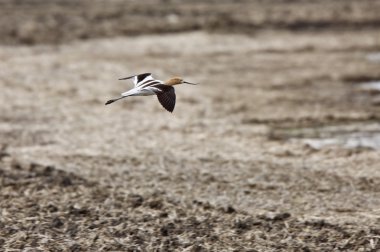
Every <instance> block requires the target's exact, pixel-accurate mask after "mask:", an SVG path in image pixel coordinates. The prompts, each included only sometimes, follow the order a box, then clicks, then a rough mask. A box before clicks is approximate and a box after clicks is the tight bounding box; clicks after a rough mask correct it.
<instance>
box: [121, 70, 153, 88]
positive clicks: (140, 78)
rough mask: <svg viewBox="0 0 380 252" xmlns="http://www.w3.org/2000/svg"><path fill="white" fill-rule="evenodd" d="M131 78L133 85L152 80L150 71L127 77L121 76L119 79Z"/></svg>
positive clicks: (136, 85) (137, 85)
mask: <svg viewBox="0 0 380 252" xmlns="http://www.w3.org/2000/svg"><path fill="white" fill-rule="evenodd" d="M132 78H133V84H135V87H139V86H141V85H142V84H144V83H146V82H149V81H154V79H153V77H152V74H151V73H143V74H137V75H132V76H129V77H125V78H121V79H119V80H128V79H132Z"/></svg>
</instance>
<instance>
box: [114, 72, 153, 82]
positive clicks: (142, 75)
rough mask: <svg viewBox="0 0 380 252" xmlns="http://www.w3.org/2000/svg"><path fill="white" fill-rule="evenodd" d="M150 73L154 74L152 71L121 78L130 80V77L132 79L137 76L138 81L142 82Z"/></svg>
mask: <svg viewBox="0 0 380 252" xmlns="http://www.w3.org/2000/svg"><path fill="white" fill-rule="evenodd" d="M149 75H152V74H151V73H143V74H136V75H132V76H128V77H124V78H121V79H119V80H128V79H131V78H133V77H137V82H140V81H142V80H143V79H145V78H146V77H148V76H149Z"/></svg>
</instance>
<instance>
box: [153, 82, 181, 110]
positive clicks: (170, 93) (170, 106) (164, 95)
mask: <svg viewBox="0 0 380 252" xmlns="http://www.w3.org/2000/svg"><path fill="white" fill-rule="evenodd" d="M154 88H159V89H161V91H160V92H156V94H157V98H158V101H159V102H160V103H161V105H162V107H164V108H165V109H166V110H167V111H169V112H173V110H174V107H175V100H176V96H175V91H174V88H173V87H171V86H167V85H162V84H161V85H155V86H154Z"/></svg>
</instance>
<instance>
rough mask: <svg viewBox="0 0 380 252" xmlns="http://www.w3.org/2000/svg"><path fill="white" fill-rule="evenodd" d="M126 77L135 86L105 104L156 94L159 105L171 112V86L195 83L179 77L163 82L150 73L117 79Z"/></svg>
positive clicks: (172, 97) (172, 101) (172, 107)
mask: <svg viewBox="0 0 380 252" xmlns="http://www.w3.org/2000/svg"><path fill="white" fill-rule="evenodd" d="M127 79H133V84H135V87H134V88H132V89H131V90H129V91H127V92H124V93H122V94H121V97H119V98H115V99H111V100H109V101H107V102H106V104H105V105H108V104H111V103H113V102H115V101H118V100H120V99H123V98H125V97H128V96H147V95H157V98H158V101H159V102H160V103H161V105H162V106H163V107H164V108H165V109H166V110H167V111H169V112H173V110H174V106H175V100H176V96H175V91H174V87H173V86H174V85H179V84H190V85H197V84H195V83H191V82H187V81H184V80H183V79H182V78H180V77H173V78H170V79H169V80H167V81H165V82H164V81H160V80H155V79H154V78H153V77H152V74H151V73H143V74H138V75H132V76H129V77H125V78H121V79H119V80H127Z"/></svg>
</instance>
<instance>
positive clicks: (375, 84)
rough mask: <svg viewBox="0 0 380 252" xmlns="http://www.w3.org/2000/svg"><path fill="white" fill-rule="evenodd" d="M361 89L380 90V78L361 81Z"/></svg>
mask: <svg viewBox="0 0 380 252" xmlns="http://www.w3.org/2000/svg"><path fill="white" fill-rule="evenodd" d="M359 85H360V89H362V90H368V91H380V80H379V81H368V82H363V83H360V84H359Z"/></svg>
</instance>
